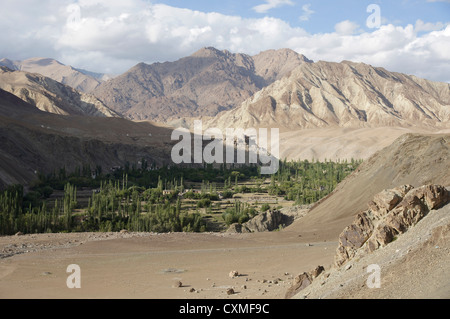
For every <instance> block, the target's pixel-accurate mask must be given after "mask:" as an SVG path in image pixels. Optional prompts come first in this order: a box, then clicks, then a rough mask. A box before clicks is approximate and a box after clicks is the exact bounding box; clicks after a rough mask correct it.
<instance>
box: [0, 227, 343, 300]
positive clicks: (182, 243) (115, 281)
mask: <svg viewBox="0 0 450 319" xmlns="http://www.w3.org/2000/svg"><path fill="white" fill-rule="evenodd" d="M313 240H314V238H312V237H309V236H305V237H299V235H298V234H296V233H290V232H271V233H258V234H227V233H198V234H197V233H168V234H152V233H141V234H139V233H130V234H119V233H95V234H94V233H82V234H48V235H47V234H39V235H22V236H10V237H0V249H1V250H2V251H3V252H2V254H3V255H2V257H4V258H2V259H0V298H33V299H34V298H89V299H91V298H102V299H103V298H150V299H160V298H161V299H178V298H182V299H190V298H195V299H202V298H219V299H224V298H237V299H244V298H253V299H255V298H256V299H266V298H284V294H285V292H286V290H287V288H288V287H289V286H290V284H291V282H292V279H293V277H294V276H295V275H297V274H298V273H299V272H301V271H307V270H309V269H311V268H313V267H315V266H316V265H317V264H323V265H324V266H325V267H329V265H331V262H332V260H333V256H334V253H335V248H336V246H337V243H336V242H330V241H325V240H323V238H320V237H316V238H315V240H316V241H313ZM27 251H28V252H27ZM14 253H18V254H16V255H14ZM7 256H9V257H7ZM70 264H77V265H79V266H80V270H81V288H80V289H69V288H68V287H67V285H66V280H67V277H68V276H69V275H70V273H67V272H66V270H67V266H68V265H70ZM233 270H236V271H238V273H239V274H240V275H239V276H237V277H234V278H230V277H229V273H230V271H233ZM178 280H179V281H181V282H182V286H181V287H179V288H174V287H173V285H174V283H175V282H176V281H178ZM191 288H194V289H195V291H194V292H190V290H191ZM228 288H233V289H234V291H235V294H233V295H228V294H227V292H226V290H227V289H228Z"/></svg>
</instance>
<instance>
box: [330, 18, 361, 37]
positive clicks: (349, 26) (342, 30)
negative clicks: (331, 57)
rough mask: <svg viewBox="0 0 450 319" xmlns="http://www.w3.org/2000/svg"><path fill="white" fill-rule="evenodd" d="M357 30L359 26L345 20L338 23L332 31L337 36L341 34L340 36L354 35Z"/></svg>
mask: <svg viewBox="0 0 450 319" xmlns="http://www.w3.org/2000/svg"><path fill="white" fill-rule="evenodd" d="M358 28H359V25H358V24H356V23H354V22H352V21H350V20H345V21H342V22H339V23H337V24H336V25H335V26H334V30H335V31H336V32H337V33H338V34H342V35H351V34H354V33H355V32H356V31H357V29H358Z"/></svg>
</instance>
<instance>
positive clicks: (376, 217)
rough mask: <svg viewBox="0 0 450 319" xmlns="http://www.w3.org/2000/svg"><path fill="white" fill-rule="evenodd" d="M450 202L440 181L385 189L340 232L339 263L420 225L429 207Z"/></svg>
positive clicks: (449, 193) (435, 207) (382, 245)
mask: <svg viewBox="0 0 450 319" xmlns="http://www.w3.org/2000/svg"><path fill="white" fill-rule="evenodd" d="M449 202H450V192H449V191H447V189H446V188H445V187H443V186H439V185H425V186H422V187H419V188H416V189H413V187H412V186H411V185H403V186H400V187H397V188H394V189H390V190H383V191H382V192H380V193H378V194H377V195H375V196H374V199H373V200H372V201H371V202H369V204H368V206H369V209H368V210H366V211H364V212H361V213H359V214H358V215H357V216H356V218H355V220H354V222H353V223H352V224H351V225H349V226H347V227H346V228H345V229H344V231H343V232H342V233H341V235H340V236H339V246H338V248H337V250H336V256H335V265H336V266H337V267H339V266H341V265H343V264H344V263H346V262H347V261H348V260H350V259H351V258H353V257H354V256H355V255H356V254H357V253H359V251H362V252H364V253H368V252H372V251H374V250H376V249H378V248H380V247H384V246H386V245H387V244H389V243H390V242H392V241H393V240H394V239H395V237H396V236H397V235H400V234H402V233H404V232H406V231H407V230H408V229H409V228H410V227H412V226H414V225H416V224H417V223H418V222H419V221H420V220H421V219H422V218H423V217H425V216H426V214H428V212H429V211H431V210H433V209H438V208H440V207H442V206H443V205H445V204H447V203H449Z"/></svg>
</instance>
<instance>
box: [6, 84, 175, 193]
mask: <svg viewBox="0 0 450 319" xmlns="http://www.w3.org/2000/svg"><path fill="white" fill-rule="evenodd" d="M170 134H171V130H168V129H165V128H160V127H156V126H153V125H151V124H149V123H134V122H131V121H128V120H125V119H121V118H101V117H85V116H71V115H69V116H61V115H57V114H51V113H46V112H42V111H39V110H38V109H37V108H35V107H34V106H32V105H30V104H28V103H25V102H24V101H22V100H20V99H19V98H17V97H16V96H14V95H13V94H10V93H8V92H6V91H3V90H0V136H1V137H2V138H1V139H0V187H3V186H5V185H7V184H14V183H22V184H27V183H28V182H30V181H32V180H33V179H34V178H36V175H35V174H36V171H38V172H41V173H51V172H53V171H54V170H55V169H59V168H62V167H65V168H66V169H67V170H68V171H72V170H73V169H74V168H76V167H81V166H82V165H83V164H90V165H91V167H95V166H96V165H100V166H102V167H103V169H104V170H105V171H107V170H109V169H110V168H111V167H113V166H122V165H124V163H125V162H126V161H129V162H130V163H136V162H137V161H139V160H141V159H142V158H146V159H147V161H148V162H149V163H152V162H155V163H156V164H161V163H163V162H166V161H168V160H170V148H171V141H170Z"/></svg>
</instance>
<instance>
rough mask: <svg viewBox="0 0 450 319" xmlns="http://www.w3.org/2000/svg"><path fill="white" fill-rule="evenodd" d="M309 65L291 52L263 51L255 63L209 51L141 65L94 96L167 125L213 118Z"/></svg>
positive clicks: (131, 115) (131, 114)
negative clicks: (296, 69)
mask: <svg viewBox="0 0 450 319" xmlns="http://www.w3.org/2000/svg"><path fill="white" fill-rule="evenodd" d="M270 57H272V58H270ZM269 60H270V64H268V65H267V66H265V68H263V66H262V65H263V64H265V62H266V61H269ZM305 61H307V60H306V59H305V58H304V57H303V56H301V55H299V54H297V53H295V52H293V51H288V50H281V51H273V52H272V51H271V52H266V53H261V54H260V55H258V56H257V58H255V59H253V58H252V57H250V56H248V55H245V54H233V53H230V52H228V51H226V50H224V51H219V50H217V49H215V48H211V47H209V48H203V49H201V50H199V51H197V52H195V53H194V54H192V55H191V56H189V57H185V58H182V59H180V60H178V61H175V62H165V63H154V64H151V65H148V64H145V63H140V64H138V65H136V66H134V67H133V68H131V69H130V70H129V71H127V72H126V73H124V74H122V75H120V76H118V77H116V78H114V79H112V80H110V81H107V82H105V83H102V84H101V85H100V86H99V87H98V88H96V89H95V91H94V92H93V93H94V94H95V95H96V96H97V97H98V98H100V99H101V100H102V101H104V102H105V103H106V104H107V105H108V106H110V107H111V108H113V109H114V110H116V111H117V112H119V113H121V114H124V115H126V116H127V117H129V118H131V119H138V120H145V119H150V120H155V121H162V122H165V121H168V120H174V119H180V118H184V117H194V116H214V115H216V114H217V113H219V112H220V111H223V110H228V109H231V108H233V107H235V106H237V105H239V104H240V103H241V102H242V101H244V100H245V99H247V98H249V97H251V96H252V95H253V93H255V92H257V91H259V90H260V89H261V88H263V87H264V86H266V85H267V84H269V83H271V82H272V81H274V80H275V79H276V78H280V77H282V76H283V75H284V74H285V73H286V72H288V71H290V70H291V67H292V68H293V67H295V66H297V65H299V64H301V63H304V62H305Z"/></svg>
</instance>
